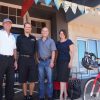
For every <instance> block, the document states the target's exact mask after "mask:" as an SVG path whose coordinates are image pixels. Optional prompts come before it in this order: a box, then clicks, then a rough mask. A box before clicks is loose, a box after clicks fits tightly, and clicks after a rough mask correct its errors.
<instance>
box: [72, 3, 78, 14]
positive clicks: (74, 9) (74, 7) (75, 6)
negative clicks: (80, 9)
mask: <svg viewBox="0 0 100 100" xmlns="http://www.w3.org/2000/svg"><path fill="white" fill-rule="evenodd" d="M71 8H72V11H73V13H74V14H76V10H77V4H76V3H72V6H71Z"/></svg>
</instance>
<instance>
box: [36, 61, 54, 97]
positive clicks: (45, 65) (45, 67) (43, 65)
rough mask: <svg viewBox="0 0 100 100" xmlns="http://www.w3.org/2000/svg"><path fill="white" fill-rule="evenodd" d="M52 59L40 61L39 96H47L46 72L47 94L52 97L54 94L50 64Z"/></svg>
mask: <svg viewBox="0 0 100 100" xmlns="http://www.w3.org/2000/svg"><path fill="white" fill-rule="evenodd" d="M49 65H50V60H46V61H40V63H39V66H38V68H39V97H40V98H44V97H45V84H44V80H45V73H46V76H47V89H46V90H47V95H48V97H52V94H53V83H52V68H51V67H50V66H49Z"/></svg>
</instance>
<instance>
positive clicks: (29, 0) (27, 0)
mask: <svg viewBox="0 0 100 100" xmlns="http://www.w3.org/2000/svg"><path fill="white" fill-rule="evenodd" d="M51 1H52V0H44V2H45V4H46V5H47V6H48V5H49V4H50V3H51ZM53 1H54V3H55V6H56V7H57V9H58V10H59V8H60V6H61V5H62V8H63V9H64V11H65V13H66V12H67V11H68V9H69V7H70V8H71V9H72V12H73V13H74V14H76V11H77V9H79V10H80V12H81V13H82V14H84V13H85V14H88V13H92V14H95V13H96V12H97V13H98V15H100V8H92V7H88V6H84V5H80V4H77V3H72V2H70V1H65V0H53ZM34 2H35V3H36V4H37V3H38V2H39V0H23V4H22V11H21V16H22V17H23V16H24V14H25V13H26V12H27V10H28V9H29V8H30V7H31V6H32V4H33V3H34Z"/></svg>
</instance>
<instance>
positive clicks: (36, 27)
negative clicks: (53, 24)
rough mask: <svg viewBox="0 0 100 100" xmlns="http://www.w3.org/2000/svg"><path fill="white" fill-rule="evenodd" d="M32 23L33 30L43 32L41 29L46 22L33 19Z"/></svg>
mask: <svg viewBox="0 0 100 100" xmlns="http://www.w3.org/2000/svg"><path fill="white" fill-rule="evenodd" d="M31 24H32V32H33V33H38V34H41V29H42V28H43V27H45V26H46V23H45V22H39V21H33V20H32V21H31Z"/></svg>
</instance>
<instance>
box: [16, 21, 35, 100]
mask: <svg viewBox="0 0 100 100" xmlns="http://www.w3.org/2000/svg"><path fill="white" fill-rule="evenodd" d="M31 30H32V27H31V24H30V23H25V24H24V34H22V35H20V36H19V37H18V38H17V51H18V53H19V58H18V69H19V81H20V83H22V86H23V94H24V100H33V99H32V94H33V90H34V85H35V84H34V82H36V81H37V72H36V67H35V61H34V56H35V51H36V38H35V37H34V36H33V35H31ZM27 82H29V92H30V94H29V96H27Z"/></svg>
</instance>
